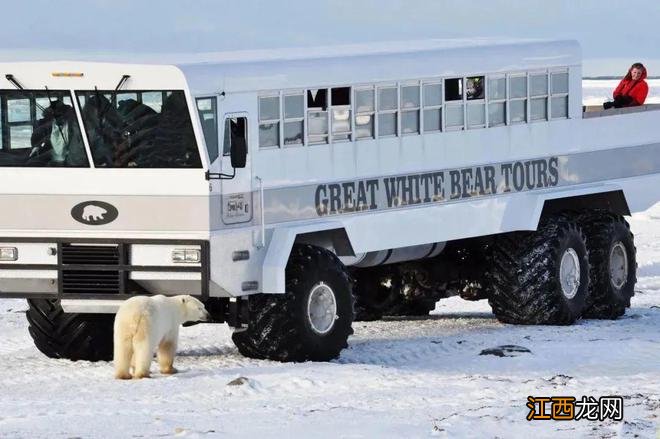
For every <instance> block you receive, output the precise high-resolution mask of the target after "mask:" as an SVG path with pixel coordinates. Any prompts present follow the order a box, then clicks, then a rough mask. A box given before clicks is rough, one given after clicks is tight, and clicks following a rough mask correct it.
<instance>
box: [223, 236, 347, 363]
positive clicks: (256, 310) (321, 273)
mask: <svg viewBox="0 0 660 439" xmlns="http://www.w3.org/2000/svg"><path fill="white" fill-rule="evenodd" d="M248 311H249V318H248V327H247V329H245V330H242V331H236V332H234V334H233V335H232V339H233V341H234V343H235V344H236V346H237V347H238V350H239V351H240V352H241V354H243V355H245V356H247V357H252V358H265V359H270V360H277V361H307V360H312V361H328V360H332V359H334V358H337V357H338V356H339V353H340V352H341V350H342V349H344V348H345V347H346V346H347V339H348V336H349V335H350V334H352V333H353V329H352V327H351V324H352V322H353V291H352V280H351V278H350V276H349V275H348V272H347V271H346V268H345V267H344V265H343V264H342V263H341V262H340V261H339V259H338V258H337V257H336V256H335V255H334V254H333V253H331V252H329V251H328V250H325V249H323V248H320V247H315V246H311V245H295V246H294V247H293V249H292V251H291V256H290V257H289V262H288V263H287V266H286V292H285V293H284V294H283V295H273V294H259V295H255V296H251V297H250V298H249V300H248Z"/></svg>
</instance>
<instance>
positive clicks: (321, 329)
mask: <svg viewBox="0 0 660 439" xmlns="http://www.w3.org/2000/svg"><path fill="white" fill-rule="evenodd" d="M337 318H338V316H337V300H336V298H335V293H334V291H332V288H330V287H329V286H328V285H327V284H325V283H323V282H319V283H318V284H316V285H314V287H312V291H311V292H310V293H309V298H308V299H307V319H308V321H309V324H310V326H311V327H312V330H313V331H314V332H316V333H317V334H321V335H323V334H327V333H328V332H330V330H331V329H332V327H333V326H334V325H335V320H337Z"/></svg>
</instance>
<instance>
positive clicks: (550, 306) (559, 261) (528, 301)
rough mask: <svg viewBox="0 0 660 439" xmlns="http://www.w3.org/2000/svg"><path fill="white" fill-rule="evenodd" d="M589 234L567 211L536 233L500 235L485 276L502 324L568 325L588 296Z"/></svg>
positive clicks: (578, 312) (540, 227)
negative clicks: (584, 233) (587, 235)
mask: <svg viewBox="0 0 660 439" xmlns="http://www.w3.org/2000/svg"><path fill="white" fill-rule="evenodd" d="M585 241H586V240H585V237H584V235H583V233H582V231H581V229H580V228H579V227H578V225H577V224H576V223H575V222H574V221H573V220H572V219H571V218H570V217H568V216H564V215H557V216H552V217H549V218H546V219H544V220H543V221H542V222H541V224H540V225H539V228H538V230H537V231H536V232H516V233H508V234H505V235H501V236H498V237H497V238H496V239H495V241H494V243H493V248H492V253H491V264H490V268H489V272H488V274H487V278H488V281H489V284H490V288H491V294H490V297H489V302H490V305H491V307H492V309H493V313H494V314H495V315H496V316H497V318H498V319H499V320H500V321H501V322H504V323H514V324H526V325H570V324H572V323H573V322H575V320H577V319H578V318H580V317H581V316H582V313H583V311H584V309H585V306H586V303H587V298H588V295H589V259H588V257H587V248H586V242H585Z"/></svg>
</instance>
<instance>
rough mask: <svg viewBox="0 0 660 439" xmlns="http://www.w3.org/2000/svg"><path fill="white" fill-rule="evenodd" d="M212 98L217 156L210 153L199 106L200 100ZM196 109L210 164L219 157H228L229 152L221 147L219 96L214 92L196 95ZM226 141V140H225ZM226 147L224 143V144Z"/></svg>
mask: <svg viewBox="0 0 660 439" xmlns="http://www.w3.org/2000/svg"><path fill="white" fill-rule="evenodd" d="M207 99H210V100H211V102H212V104H211V111H212V112H213V117H214V118H215V138H216V141H217V142H218V144H217V148H218V151H217V152H218V155H217V156H216V157H215V158H212V157H211V154H210V153H209V147H208V144H207V142H206V134H205V133H204V125H203V124H202V119H201V114H200V109H199V107H198V105H199V101H203V100H207ZM194 100H195V110H196V111H197V117H198V118H199V122H200V125H201V128H202V137H204V146H205V147H206V148H205V149H206V156H207V157H208V159H209V165H211V164H213V163H214V162H215V161H216V160H217V159H218V158H220V157H227V156H228V155H229V154H225V153H224V150H221V149H220V146H221V145H220V127H219V123H218V122H219V119H218V96H217V95H215V94H213V95H200V96H195V97H194ZM223 143H224V141H223ZM222 147H223V148H224V145H222Z"/></svg>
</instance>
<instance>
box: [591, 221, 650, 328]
mask: <svg viewBox="0 0 660 439" xmlns="http://www.w3.org/2000/svg"><path fill="white" fill-rule="evenodd" d="M581 220H582V221H581V222H582V228H583V230H584V231H585V234H586V237H587V248H588V249H589V263H590V264H591V271H590V275H589V289H590V294H589V300H588V301H587V309H586V311H585V313H584V317H586V318H592V319H616V318H618V317H620V316H622V315H623V314H625V312H626V308H628V307H630V299H631V298H632V296H633V295H634V294H635V283H636V282H637V274H636V273H637V261H636V252H637V250H636V248H635V242H634V238H633V234H632V232H631V231H630V225H629V224H628V222H627V221H626V220H625V219H624V218H623V217H622V216H620V215H614V214H610V213H607V212H592V213H587V214H584V215H583V216H582V217H581Z"/></svg>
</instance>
